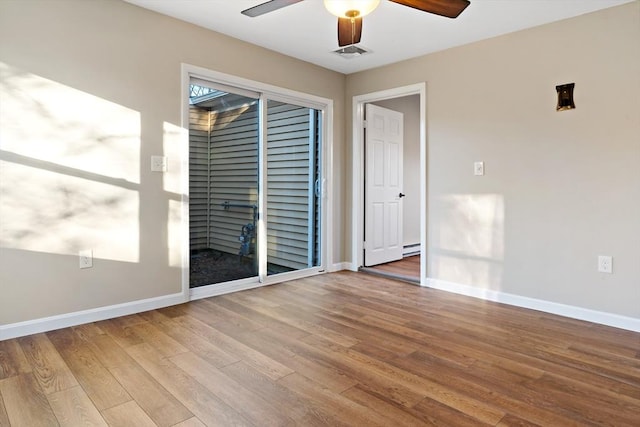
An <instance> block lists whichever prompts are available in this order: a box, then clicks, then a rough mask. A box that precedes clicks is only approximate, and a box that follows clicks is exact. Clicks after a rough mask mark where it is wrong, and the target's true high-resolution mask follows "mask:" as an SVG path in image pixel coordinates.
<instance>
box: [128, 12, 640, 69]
mask: <svg viewBox="0 0 640 427" xmlns="http://www.w3.org/2000/svg"><path fill="white" fill-rule="evenodd" d="M125 1H127V2H128V3H132V4H135V5H138V6H141V7H144V8H146V9H150V10H154V11H156V12H159V13H162V14H164V15H168V16H172V17H174V18H177V19H181V20H183V21H187V22H190V23H193V24H196V25H199V26H201V27H205V28H208V29H211V30H213V31H217V32H219V33H223V34H226V35H229V36H231V37H234V38H237V39H240V40H244V41H246V42H249V43H252V44H256V45H259V46H262V47H265V48H267V49H271V50H274V51H276V52H280V53H283V54H285V55H289V56H293V57H296V58H299V59H302V60H304V61H308V62H311V63H313V64H317V65H320V66H322V67H325V68H329V69H331V70H335V71H338V72H341V73H345V74H350V73H354V72H358V71H362V70H366V69H370V68H375V67H379V66H381V65H385V64H390V63H393V62H398V61H401V60H404V59H408V58H413V57H416V56H421V55H425V54H428V53H432V52H437V51H440V50H444V49H448V48H451V47H454V46H460V45H463V44H467V43H471V42H474V41H478V40H482V39H487V38H490V37H494V36H498V35H500V34H506V33H510V32H514V31H518V30H521V29H524V28H530V27H534V26H538V25H542V24H546V23H549V22H553V21H558V20H561V19H566V18H571V17H574V16H578V15H582V14H585V13H589V12H593V11H596V10H600V9H605V8H608V7H613V6H617V5H620V4H623V3H629V2H631V1H636V0H470V1H471V4H470V5H469V7H467V9H466V10H465V11H464V12H462V14H461V15H460V16H459V17H458V18H457V19H449V18H443V17H440V16H436V15H433V14H429V13H425V12H421V11H418V10H415V9H412V8H409V7H406V6H401V5H399V4H396V3H392V2H390V1H388V0H381V2H380V6H378V8H377V9H376V10H374V11H373V12H372V13H371V14H370V15H367V16H366V17H364V19H363V31H362V40H361V43H360V44H359V45H358V46H359V47H362V48H365V49H366V50H368V51H370V53H367V54H365V55H361V56H357V57H351V58H345V57H342V56H339V55H337V54H335V53H333V51H334V50H336V49H338V43H337V18H336V17H334V16H333V15H330V14H329V12H327V11H326V9H325V8H324V6H323V4H322V0H305V1H302V2H300V3H296V4H293V5H291V6H287V7H285V8H282V9H280V10H277V11H275V12H272V13H268V14H266V15H262V16H259V17H256V18H250V17H247V16H244V15H242V14H240V11H242V10H244V9H247V8H250V7H252V6H255V5H257V4H260V3H263V2H264V1H266V0H125Z"/></svg>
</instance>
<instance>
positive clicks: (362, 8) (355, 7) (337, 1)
mask: <svg viewBox="0 0 640 427" xmlns="http://www.w3.org/2000/svg"><path fill="white" fill-rule="evenodd" d="M379 4H380V0H324V7H325V8H326V9H327V10H328V11H329V13H331V14H332V15H335V16H337V17H338V18H362V17H363V16H365V15H368V14H369V13H371V12H373V10H374V9H375V8H376V7H378V5H379Z"/></svg>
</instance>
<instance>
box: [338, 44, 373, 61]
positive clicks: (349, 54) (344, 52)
mask: <svg viewBox="0 0 640 427" xmlns="http://www.w3.org/2000/svg"><path fill="white" fill-rule="evenodd" d="M333 53H337V54H338V55H340V56H341V57H343V58H346V59H351V58H357V57H358V56H362V55H366V54H367V53H369V51H368V50H365V49H362V48H361V47H358V46H356V45H354V44H352V45H349V46H345V47H341V48H340V49H338V50H334V51H333Z"/></svg>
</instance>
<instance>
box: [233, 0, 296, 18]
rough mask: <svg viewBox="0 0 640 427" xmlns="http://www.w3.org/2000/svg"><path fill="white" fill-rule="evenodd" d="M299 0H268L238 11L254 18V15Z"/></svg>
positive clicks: (274, 9) (280, 7)
mask: <svg viewBox="0 0 640 427" xmlns="http://www.w3.org/2000/svg"><path fill="white" fill-rule="evenodd" d="M301 1H302V0H270V1H268V2H265V3H261V4H259V5H257V6H254V7H250V8H249V9H245V10H243V11H242V12H240V13H242V14H243V15H247V16H250V17H252V18H255V17H256V16H260V15H264V14H265V13H269V12H273V11H276V10H278V9H282V8H283V7H286V6H291V5H292V4H295V3H298V2H301Z"/></svg>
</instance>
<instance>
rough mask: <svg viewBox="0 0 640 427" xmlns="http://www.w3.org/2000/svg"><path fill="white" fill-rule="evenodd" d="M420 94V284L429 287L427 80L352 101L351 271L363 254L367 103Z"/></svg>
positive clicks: (357, 265)
mask: <svg viewBox="0 0 640 427" xmlns="http://www.w3.org/2000/svg"><path fill="white" fill-rule="evenodd" d="M410 95H418V96H419V97H420V101H419V102H420V286H427V114H426V112H427V85H426V83H425V82H422V83H416V84H412V85H408V86H401V87H397V88H392V89H387V90H382V91H378V92H372V93H366V94H362V95H356V96H354V97H353V102H352V107H353V110H352V114H353V115H352V123H353V129H352V132H353V135H352V139H351V152H352V165H351V170H352V175H351V179H352V182H351V184H352V186H351V197H352V199H351V206H352V217H351V260H352V261H351V270H352V271H358V269H359V268H360V267H361V266H362V265H363V260H364V255H363V248H364V215H365V211H364V209H365V207H364V185H363V182H364V161H365V158H364V110H365V104H368V103H371V102H376V101H383V100H387V99H393V98H401V97H404V96H410Z"/></svg>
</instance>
